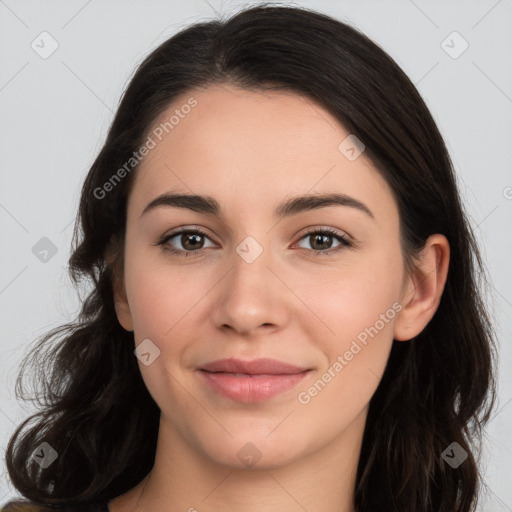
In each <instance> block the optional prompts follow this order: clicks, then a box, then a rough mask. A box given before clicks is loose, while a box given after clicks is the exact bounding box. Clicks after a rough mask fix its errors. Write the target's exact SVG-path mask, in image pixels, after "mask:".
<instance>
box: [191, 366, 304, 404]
mask: <svg viewBox="0 0 512 512" xmlns="http://www.w3.org/2000/svg"><path fill="white" fill-rule="evenodd" d="M200 373H201V374H202V375H204V378H205V379H206V382H207V383H208V384H209V385H210V386H211V387H212V388H213V390H214V391H216V392H217V393H218V394H219V395H222V396H224V397H226V398H230V399H231V400H236V401H237V402H245V403H253V402H264V401H265V400H269V399H271V398H272V397H274V396H276V395H279V394H280V393H284V392H285V391H288V390H289V389H292V388H294V387H295V386H296V385H297V384H298V383H299V382H300V381H301V380H302V379H304V377H305V376H306V375H307V374H309V370H307V371H304V372H301V373H292V374H279V375H269V374H264V375H247V376H243V377H242V376H235V374H233V373H222V372H218V373H213V372H207V371H205V370H200Z"/></svg>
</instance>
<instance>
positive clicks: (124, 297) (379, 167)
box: [4, 6, 494, 512]
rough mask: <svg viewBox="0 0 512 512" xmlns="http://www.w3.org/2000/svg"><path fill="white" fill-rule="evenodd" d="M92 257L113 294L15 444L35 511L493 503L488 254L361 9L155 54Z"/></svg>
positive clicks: (107, 153)
mask: <svg viewBox="0 0 512 512" xmlns="http://www.w3.org/2000/svg"><path fill="white" fill-rule="evenodd" d="M78 227H80V228H81V231H80V232H79V230H78ZM70 270H71V275H72V277H73V279H74V280H75V282H78V280H79V279H80V278H81V277H82V276H88V277H89V278H91V279H92V281H93V284H94V289H93V290H92V292H91V294H90V295H89V296H88V298H87V300H86V301H85V302H84V305H83V309H82V312H81V315H80V318H79V319H78V320H77V322H75V323H71V324H68V325H65V326H62V327H61V328H60V329H57V330H54V331H52V332H50V333H49V334H48V335H46V336H45V337H44V339H43V340H42V341H41V343H40V344H39V345H38V346H37V347H36V349H35V352H34V355H35V356H37V357H38V358H39V360H40V361H43V358H42V356H41V355H40V354H41V353H42V350H43V348H45V345H47V346H48V347H49V342H50V340H52V339H53V338H54V337H55V336H56V335H63V337H62V340H61V341H60V342H59V343H58V344H57V345H55V346H53V347H50V349H48V354H45V356H44V357H45V358H46V359H45V361H46V362H49V361H51V374H50V376H49V378H48V383H47V386H46V388H45V389H46V390H47V403H46V406H45V408H44V409H43V410H42V411H41V413H39V415H38V416H37V420H38V422H37V423H36V424H35V425H34V426H32V427H30V428H29V429H27V431H26V432H24V433H22V430H23V428H24V427H25V426H26V423H27V422H25V423H24V424H22V425H21V426H20V427H19V428H18V430H17V431H16V432H15V433H14V434H13V436H12V438H11V440H10V442H9V445H8V448H7V453H6V462H7V468H8V471H9V475H10V478H11V480H12V482H13V484H14V486H15V487H16V488H17V489H18V490H19V492H20V493H22V494H23V495H24V496H25V497H26V498H27V499H28V500H29V502H27V503H31V504H32V505H34V506H37V507H38V508H37V510H45V509H50V507H52V509H55V508H58V509H59V510H73V511H77V510H80V511H89V510H91V511H92V510H103V511H110V512H131V511H142V510H152V511H155V512H158V511H163V510H188V511H195V510H198V511H201V512H202V511H213V510H237V511H240V510H242V511H245V512H250V511H253V510H287V511H292V510H309V511H315V512H324V511H339V512H354V511H358V512H363V511H364V512H366V511H371V510H381V511H382V510H385V511H400V512H401V511H411V510H414V511H425V512H426V511H432V512H433V511H436V512H440V511H450V512H453V511H457V512H462V511H464V512H466V511H470V510H472V509H473V507H474V505H475V503H476V500H477V491H478V479H479V472H478V468H477V464H476V461H477V456H478V446H477V442H478V441H479V440H480V437H479V435H480V430H481V427H482V426H483V425H484V424H485V422H486V421H487V419H488V417H489V414H490V410H491V408H492V405H493V400H494V381H493V373H492V363H493V355H494V342H493V331H492V328H491V325H490V324H489V321H488V318H487V315H486V311H485V307H484V305H483V303H482V300H481V291H480V290H479V289H478V287H477V284H476V283H477V279H478V275H479V272H481V271H482V264H481V261H480V257H479V253H478V248H477V246H476V243H475V240H474V237H473V234H472V231H471V229H470V226H469V224H468V221H467V219H466V216H465V214H464V210H463V208H462V206H461V202H460V198H459V195H458V191H457V187H456V183H455V178H454V174H453V169H452V164H451V161H450V158H449V155H448V153H447V150H446V147H445V144H444V142H443V140H442V137H441V135H440V133H439V131H438V129H437V127H436V125H435V123H434V121H433V119H432V117H431V115H430V113H429V111H428V109H427V107H426V106H425V104H424V102H423V100H422V99H421V97H420V95H419V94H418V92H417V90H416V89H415V87H414V86H413V84H412V83H411V82H410V80H409V79H408V78H407V77H406V75H405V74H404V73H403V72H402V70H401V69H400V68H399V67H398V66H397V64H396V63H395V62H394V61H393V60H392V59H391V58H390V57H389V56H388V55H387V54H386V53H385V52H384V51H383V50H382V49H380V48H379V47H378V46H377V45H376V44H375V43H373V42H371V41H370V40H369V39H368V38H366V37H365V36H364V35H362V34H361V33H359V32H358V31H356V30H355V29H353V28H351V27H350V26H347V25H345V24H343V23H341V22H339V21H337V20H334V19H332V18H329V17H328V16H326V15H323V14H320V13H316V12H314V11H310V10H307V9H302V8H290V7H268V6H258V7H254V8H249V9H246V10H244V11H241V12H239V13H238V14H237V15H235V16H233V17H232V18H231V19H228V20H226V21H212V22H208V23H199V24H196V25H193V26H191V27H189V28H187V29H185V30H183V31H181V32H180V33H178V34H176V35H175V36H173V37H171V38H170V39H169V40H168V41H166V42H164V43H163V44H162V45H160V46H159V47H158V48H157V49H156V50H154V51H153V52H152V53H151V54H150V55H149V56H148V57H147V58H146V60H145V61H144V62H143V63H142V64H141V66H140V67H139V69H138V70H137V72H136V74H135V75H134V77H133V79H132V80H131V83H130V84H129V86H128V88H127V90H126V92H125V94H124V97H123V99H122V101H121V103H120V105H119V108H118V111H117V113H116V116H115V119H114V121H113V123H112V126H111V128H110V131H109V134H108V137H107V140H106V142H105V144H104V146H103V148H102V150H101V152H100V154H99V155H98V157H97V159H96V161H95V162H94V164H93V166H92V168H91V169H90V171H89V174H88V176H87V178H86V180H85V183H84V186H83V189H82V196H81V202H80V209H79V217H78V223H77V227H76V229H75V246H74V252H73V254H72V256H71V259H70ZM29 420H30V418H29ZM27 421H28V420H27ZM34 461H35V462H38V464H35V463H34ZM15 505H16V502H11V503H10V504H8V506H6V507H5V508H4V510H16V509H15V508H12V507H14V506H15ZM45 507H46V508H45Z"/></svg>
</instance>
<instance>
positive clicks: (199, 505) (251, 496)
mask: <svg viewBox="0 0 512 512" xmlns="http://www.w3.org/2000/svg"><path fill="white" fill-rule="evenodd" d="M366 415H367V409H366V408H365V409H364V410H363V412H362V413H361V414H360V415H359V416H358V417H356V419H355V420H354V421H353V422H352V424H350V425H349V426H347V428H346V429H344V430H343V432H342V433H341V434H340V435H339V436H338V437H335V438H333V439H332V441H331V442H330V443H327V444H325V445H324V446H323V448H322V449H321V450H320V451H316V452H312V453H307V454H306V455H304V454H302V456H301V457H300V458H298V459H297V460H294V461H291V462H288V463H287V464H286V465H276V466H274V467H261V468H259V467H258V468H256V467H254V468H251V469H246V468H244V469H240V468H233V467H228V466H225V465H220V464H218V463H216V462H215V461H214V460H212V459H211V458H208V457H207V456H205V454H204V452H199V451H198V450H197V449H194V448H193V447H192V446H191V445H190V444H189V443H188V442H187V441H186V440H184V439H183V438H182V437H181V436H179V435H178V433H177V432H176V430H175V429H174V428H173V427H172V424H171V423H170V422H168V421H166V419H165V418H164V417H163V415H162V416H161V419H160V429H159V438H158V445H157V451H156V456H155V464H154V466H153V469H152V470H151V472H150V473H149V474H148V475H147V477H146V478H145V479H144V480H143V481H142V482H140V484H139V485H138V486H137V487H135V488H134V489H132V490H131V491H130V492H129V493H127V494H126V495H123V496H121V497H119V498H116V500H113V501H112V502H111V503H110V505H109V508H110V512H142V511H146V510H152V511H154V512H164V511H167V510H182V511H187V512H213V511H218V510H243V511H244V512H260V511H261V510H265V511H268V512H274V511H275V512H277V511H279V512H282V511H283V510H286V511H295V510H296V511H298V512H299V511H300V512H303V511H304V510H315V512H354V510H355V509H354V505H353V500H354V488H355V483H356V471H357V463H358V460H359V454H360V450H361V442H362V436H363V432H364V425H365V421H366Z"/></svg>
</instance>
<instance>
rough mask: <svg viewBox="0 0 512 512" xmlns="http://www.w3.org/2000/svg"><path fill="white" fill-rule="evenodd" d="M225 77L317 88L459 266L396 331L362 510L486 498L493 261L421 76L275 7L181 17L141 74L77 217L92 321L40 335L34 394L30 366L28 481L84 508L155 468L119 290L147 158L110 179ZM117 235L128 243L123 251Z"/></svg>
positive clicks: (315, 96)
mask: <svg viewBox="0 0 512 512" xmlns="http://www.w3.org/2000/svg"><path fill="white" fill-rule="evenodd" d="M216 83H217V84H223V83H224V84H225V83H230V84H234V85H236V86H238V87H242V88H247V89H255V90H256V89H259V90H261V89H268V90H279V89H281V90H288V91H292V92H293V91H296V92H298V93H301V94H304V95H306V96H308V97H309V98H311V99H312V100H313V101H315V102H317V103H318V104H320V105H321V106H323V107H324V108H325V109H327V110H328V111H329V112H331V114H332V115H333V116H335V117H336V118H337V119H338V120H339V122H340V123H341V124H342V125H343V126H344V127H345V128H346V129H347V130H349V131H350V132H351V133H353V134H355V135H356V136H357V137H358V138H359V139H360V140H362V141H364V144H365V146H366V149H365V155H366V156H367V157H368V158H369V159H370V160H371V161H372V162H373V164H374V165H375V167H376V168H377V169H378V170H379V172H380V173H381V174H382V176H383V177H384V178H385V180H386V181H387V182H388V184H389V185H390V187H391V189H392V190H393V193H394V197H395V199H396V202H397V204H398V208H399V213H400V223H401V226H400V229H401V236H402V240H403V251H404V255H405V256H406V258H409V259H410V258H411V257H412V256H413V255H414V254H416V253H417V251H418V250H419V249H421V247H422V246H423V244H424V243H425V241H426V239H427V237H428V236H429V235H431V234H434V233H441V234H443V235H445V236H446V237H447V239H448V241H449V243H450V249H451V263H450V267H449V272H448V278H447V282H446V286H445V290H444V293H443V296H442V300H441V303H440V305H439V308H438V310H437V312H436V314H435V315H434V317H433V319H432V320H431V321H430V323H429V324H428V325H427V327H426V328H425V329H424V331H423V332H422V333H421V334H420V335H418V336H417V337H416V338H414V339H413V340H411V341H409V342H400V343H398V342H397V341H394V342H393V347H392V350H391V354H390V357H389V361H388V364H387V367H386V370H385V373H384V375H383V377H382V380H381V382H380V384H379V387H378V389H377V390H376V392H375V394H374V396H373V397H372V399H371V402H370V407H369V413H368V418H367V424H366V428H365V432H364V439H363V445H362V450H361V455H360V460H359V465H358V472H357V486H356V489H355V508H356V510H357V511H359V512H363V511H365V512H366V511H369V510H373V509H375V510H385V511H386V512H392V511H396V512H406V511H407V512H410V511H411V510H414V511H415V512H420V511H421V512H427V511H428V512H469V511H470V510H473V509H474V507H475V504H476V499H477V492H478V489H479V471H478V467H477V461H478V454H479V449H480V448H479V442H480V440H481V429H482V427H483V425H485V423H486V421H487V420H488V418H489V414H490V411H491V408H492V406H493V404H494V399H495V383H494V375H493V362H494V357H495V348H494V332H493V329H492V326H491V323H490V321H489V318H488V315H487V313H486V309H485V305H484V303H483V302H482V296H483V292H482V288H481V286H482V285H483V284H485V281H484V280H485V272H484V268H483V265H482V261H481V258H480V255H479V251H478V247H477V244H476V242H475V238H474V235H473V233H472V231H471V228H470V225H469V223H468V220H467V216H466V214H465V211H464V209H463V206H462V205H461V201H460V198H459V194H458V190H457V184H456V180H455V177H454V171H453V167H452V163H451V160H450V157H449V154H448V152H447V149H446V146H445V144H444V142H443V139H442V137H441V135H440V133H439V130H438V128H437V127H436V124H435V122H434V120H433V118H432V116H431V114H430V112H429V110H428V108H427V107H426V105H425V103H424V101H423V100H422V98H421V96H420V95H419V93H418V91H417V90H416V88H415V87H414V85H413V84H412V83H411V81H410V80H409V79H408V77H407V76H406V75H405V74H404V72H403V71H402V70H401V69H400V68H399V66H398V65H397V64H396V63H395V62H394V61H393V60H392V59H391V57H389V56H388V55H387V54H386V53H385V52H384V51H383V50H382V49H381V48H380V47H379V46H378V45H377V44H375V43H374V42H372V41H371V40H370V39H368V38H367V37H366V36H365V35H363V34H362V33H360V32H359V31H358V30H357V29H355V28H353V27H351V26H349V25H347V24H345V23H342V22H340V21H338V20H335V19H333V18H331V17H329V16H327V15H324V14H321V13H318V12H315V11H312V10H309V9H305V8H297V7H286V6H275V5H273V6H268V5H260V6H257V7H252V8H248V9H245V10H242V11H240V12H239V13H237V14H235V15H233V16H232V17H230V18H229V19H227V20H214V21H209V22H203V23H197V24H194V25H192V26H190V27H188V28H186V29H184V30H182V31H180V32H179V33H177V34H176V35H174V36H173V37H171V38H170V39H168V40H167V41H165V42H164V43H163V44H161V45H160V46H159V47H157V48H156V49H155V50H154V51H152V52H151V54H150V55H149V56H148V57H147V58H146V59H145V60H144V62H142V64H141V65H140V66H139V68H138V69H137V71H136V73H135V74H134V76H133V78H132V79H131V81H130V83H129V85H128V87H127V89H126V91H125V93H124V95H123V98H122V101H121V102H120V104H119V107H118V109H117V112H116V114H115V117H114V120H113V122H112V125H111V127H110V129H109V132H108V135H107V138H106V141H105V143H104V145H103V147H102V149H101V151H100V153H99V154H98V156H97V158H96V159H95V161H94V163H93V165H92V167H91V169H90V171H89V173H88V175H87V177H86V179H85V182H84V184H83V188H82V193H81V201H80V206H79V211H78V217H77V222H76V225H75V231H74V236H73V248H72V250H73V252H72V255H71V257H70V260H69V269H70V275H71V277H72V279H73V283H74V285H75V286H77V285H78V284H79V282H80V281H82V280H83V279H85V280H86V281H87V283H89V284H91V285H92V289H91V291H90V293H89V295H88V296H87V298H86V299H85V300H84V301H83V305H82V309H81V311H80V314H79V316H78V318H77V319H76V320H75V321H73V322H71V323H69V324H66V325H63V326H61V327H59V328H57V329H54V330H52V331H50V332H49V333H47V334H46V335H44V337H43V338H42V339H41V340H40V341H39V343H38V344H37V345H36V346H35V347H34V348H33V349H32V351H31V352H30V353H29V354H28V356H27V357H26V359H25V360H24V361H23V364H22V368H21V371H20V374H19V376H18V380H17V383H16V393H17V396H18V397H23V399H26V398H25V396H24V395H25V393H24V391H23V387H22V377H23V374H24V371H25V368H26V366H27V364H28V363H29V362H30V363H32V364H33V365H34V366H35V369H34V371H33V372H32V373H31V375H32V376H33V377H37V382H38V383H39V384H41V387H42V391H41V392H39V393H37V401H38V403H39V404H40V406H41V410H40V412H38V413H37V414H34V415H32V416H31V417H30V418H28V419H27V420H26V421H25V422H23V423H22V424H21V425H20V426H19V427H18V428H17V429H16V431H15V432H14V434H13V435H12V437H11V439H10V442H9V444H8V447H7V451H6V463H7V469H8V472H9V476H10V479H11V481H12V483H13V484H14V486H15V488H16V489H17V490H18V491H19V492H20V493H21V494H22V495H23V496H25V497H26V498H28V499H29V500H32V501H34V502H37V503H40V504H46V505H49V506H53V507H55V508H58V507H61V508H63V509H64V508H65V507H66V506H70V507H71V508H72V509H73V510H80V509H81V508H80V507H85V505H87V504H91V503H99V502H104V501H108V500H111V499H113V498H114V497H117V496H119V495H121V494H123V493H125V492H127V491H128V490H130V489H131V488H133V487H134V486H136V485H137V484H138V483H139V482H140V481H141V480H142V479H143V478H144V477H145V476H146V475H147V474H148V472H149V471H150V470H151V468H152V467H153V463H154V457H155V449H156V442H157V435H158V424H159V415H160V411H159V408H158V406H157V404H156V403H155V402H154V400H153V399H152V397H151V395H150V394H149V392H148V391H147V389H146V387H145V385H144V382H143V380H142V377H141V374H140V371H139V367H138V364H137V361H136V358H135V356H134V353H133V350H134V338H133V333H131V332H127V331H125V330H124V329H123V328H122V327H121V325H120V324H119V322H118V320H117V317H116V312H115V308H114V300H113V288H112V284H113V279H114V278H115V276H116V275H117V272H118V271H119V269H120V268H122V264H123V252H122V251H123V241H124V234H125V228H126V204H127V199H128V197H129V194H130V190H131V186H132V184H133V178H134V176H135V173H136V172H137V166H136V165H135V166H134V167H133V169H131V170H130V172H129V173H127V175H126V176H125V177H124V178H123V179H122V180H120V181H119V182H118V183H116V184H115V186H113V187H112V190H110V191H109V193H108V196H107V197H106V198H101V197H98V196H99V195H100V194H99V193H98V190H100V189H102V187H103V186H104V184H105V183H106V182H107V181H108V180H109V179H110V178H111V177H112V174H113V172H115V170H116V169H119V168H121V167H122V166H123V165H125V164H126V162H127V161H128V160H129V159H130V157H131V156H132V154H133V153H134V151H137V150H138V148H140V147H141V145H142V144H143V143H144V141H145V140H146V138H147V136H148V131H149V129H150V127H151V126H152V124H153V122H154V121H155V119H156V118H157V117H158V116H159V114H161V113H162V112H163V111H164V110H165V109H166V108H167V107H168V106H169V104H171V103H172V102H173V101H175V100H176V98H178V96H181V95H183V94H185V93H187V92H190V91H192V90H193V89H194V88H199V87H203V86H207V85H209V84H216ZM109 247H110V248H114V249H116V250H117V252H116V254H117V259H116V260H115V261H114V262H113V263H112V264H110V263H109V262H108V261H107V260H106V258H105V255H106V251H107V248H109ZM31 421H32V422H33V425H29V422H31ZM43 441H45V442H47V443H49V444H50V445H51V446H52V447H53V449H55V450H56V451H57V452H58V454H59V456H58V459H57V460H56V461H55V462H54V463H53V464H52V465H51V466H49V467H48V468H46V469H41V468H40V467H39V466H38V465H37V464H34V463H33V461H31V458H30V455H31V454H32V453H33V451H34V449H35V448H36V447H37V446H38V445H40V443H41V442H43ZM452 443H458V445H459V447H460V449H462V450H464V451H465V452H467V454H468V457H467V459H466V460H465V461H464V462H463V463H462V464H460V465H459V466H458V467H452V466H451V465H449V464H447V462H445V459H444V458H443V452H444V451H445V450H446V449H447V448H448V447H449V446H450V445H452ZM135 446H136V447H137V449H133V447H135Z"/></svg>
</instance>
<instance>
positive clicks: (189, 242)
mask: <svg viewBox="0 0 512 512" xmlns="http://www.w3.org/2000/svg"><path fill="white" fill-rule="evenodd" d="M174 239H176V240H177V242H176V241H175V242H174V243H172V244H171V243H170V242H171V240H174ZM205 239H208V240H209V237H208V236H207V235H206V233H203V232H202V231H201V230H199V229H193V230H192V229H182V230H181V231H177V232H175V233H171V234H170V235H166V236H164V237H163V238H162V239H161V240H160V241H159V242H158V244H157V245H161V246H162V248H163V249H164V250H166V251H169V252H171V253H173V254H179V255H181V256H188V255H189V253H194V252H200V251H201V250H202V249H204V248H205V247H204V241H205ZM176 243H177V244H178V248H176V247H175V244H176ZM180 245H181V247H179V246H180ZM213 246H215V244H212V246H211V247H213Z"/></svg>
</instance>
